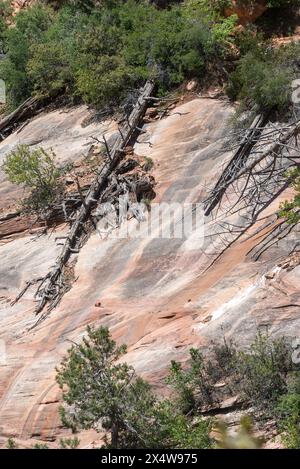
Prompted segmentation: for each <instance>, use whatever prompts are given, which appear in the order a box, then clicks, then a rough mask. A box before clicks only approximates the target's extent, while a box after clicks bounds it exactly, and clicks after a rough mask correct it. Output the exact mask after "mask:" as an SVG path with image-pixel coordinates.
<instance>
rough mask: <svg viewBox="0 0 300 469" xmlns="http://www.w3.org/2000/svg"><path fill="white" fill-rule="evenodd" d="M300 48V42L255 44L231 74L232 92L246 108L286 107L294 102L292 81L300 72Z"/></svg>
mask: <svg viewBox="0 0 300 469" xmlns="http://www.w3.org/2000/svg"><path fill="white" fill-rule="evenodd" d="M299 51H300V46H299V45H290V46H283V47H281V48H279V49H273V48H272V47H265V46H257V47H256V48H252V49H251V50H249V51H248V52H246V54H245V55H244V56H243V57H242V58H241V59H240V60H239V63H238V66H237V68H236V70H235V71H234V72H233V73H232V74H231V76H230V80H229V84H228V87H227V92H228V95H229V96H230V97H231V98H233V99H238V100H240V101H241V103H242V109H252V110H255V112H261V111H269V110H271V109H274V110H277V111H280V112H284V111H286V110H287V108H288V106H289V105H290V102H291V82H292V80H293V79H294V78H295V77H296V76H297V71H298V68H297V61H298V55H299Z"/></svg>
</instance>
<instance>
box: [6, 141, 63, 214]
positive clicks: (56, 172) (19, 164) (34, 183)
mask: <svg viewBox="0 0 300 469" xmlns="http://www.w3.org/2000/svg"><path fill="white" fill-rule="evenodd" d="M3 170H4V172H5V174H6V175H7V176H8V179H9V180H10V182H12V183H14V184H20V185H22V186H23V187H25V188H26V189H29V190H30V196H29V197H28V198H27V199H26V200H25V205H26V206H27V207H28V208H30V209H32V210H41V209H45V208H47V207H48V206H49V205H50V204H51V203H52V202H53V201H54V200H55V198H56V197H57V195H58V193H59V191H60V190H61V187H60V183H59V178H60V176H61V171H60V169H59V168H58V167H57V166H56V165H55V162H54V154H52V153H47V152H46V151H45V150H43V148H37V149H35V150H30V148H29V147H28V146H27V145H19V146H18V147H17V148H16V149H15V150H13V151H12V152H11V153H10V154H9V155H8V156H7V157H6V159H5V162H4V164H3Z"/></svg>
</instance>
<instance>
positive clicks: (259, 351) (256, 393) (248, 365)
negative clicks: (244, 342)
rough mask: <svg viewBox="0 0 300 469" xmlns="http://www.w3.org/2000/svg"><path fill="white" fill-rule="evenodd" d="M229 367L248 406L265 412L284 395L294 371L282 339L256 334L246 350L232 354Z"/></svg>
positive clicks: (286, 344)
mask: <svg viewBox="0 0 300 469" xmlns="http://www.w3.org/2000/svg"><path fill="white" fill-rule="evenodd" d="M232 367H233V370H234V373H235V374H236V376H237V386H238V389H239V390H240V392H241V393H242V394H243V395H244V396H245V398H246V399H247V400H248V401H249V402H251V404H253V405H255V406H256V407H260V408H264V409H266V408H267V407H270V406H272V405H273V403H274V402H275V401H276V400H277V398H278V396H280V395H281V394H284V393H285V392H286V386H287V384H286V383H287V376H288V373H289V372H290V371H291V370H292V369H293V363H292V360H291V348H290V346H289V345H288V343H287V342H286V340H285V339H283V338H282V339H271V338H270V337H268V335H265V334H262V333H258V334H257V336H256V337H255V340H254V342H253V343H252V344H251V346H250V349H249V350H247V351H239V352H237V353H236V354H235V356H234V358H233V361H232Z"/></svg>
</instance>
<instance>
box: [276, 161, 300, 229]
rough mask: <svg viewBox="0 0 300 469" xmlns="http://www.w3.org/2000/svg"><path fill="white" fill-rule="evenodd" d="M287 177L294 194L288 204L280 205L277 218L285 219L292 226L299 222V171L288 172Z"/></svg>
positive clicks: (297, 169)
mask: <svg viewBox="0 0 300 469" xmlns="http://www.w3.org/2000/svg"><path fill="white" fill-rule="evenodd" d="M287 177H288V178H289V179H290V180H291V185H292V187H293V189H294V190H295V192H296V194H295V196H294V198H293V199H292V200H291V201H290V202H289V201H285V202H283V203H282V204H281V206H280V210H279V216H280V217H282V218H285V219H286V221H287V222H288V223H289V224H290V225H293V224H296V223H299V222H300V169H299V168H294V169H292V170H290V171H289V172H288V174H287Z"/></svg>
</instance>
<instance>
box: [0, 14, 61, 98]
mask: <svg viewBox="0 0 300 469" xmlns="http://www.w3.org/2000/svg"><path fill="white" fill-rule="evenodd" d="M52 17H53V14H52V10H51V9H50V8H48V7H43V6H41V5H35V6H33V7H32V8H30V9H28V10H21V11H20V12H19V13H18V14H17V15H16V16H15V25H14V27H11V28H8V29H7V30H6V34H5V48H6V50H7V54H6V57H5V59H3V60H2V61H1V62H0V77H1V78H2V79H4V80H5V82H6V88H7V94H8V99H9V103H10V105H11V106H12V107H16V106H17V105H18V104H20V103H21V102H22V101H24V100H25V99H26V98H28V97H29V96H30V93H31V92H32V90H33V84H32V82H31V81H30V79H29V77H28V74H27V64H28V61H29V60H30V58H31V56H32V51H33V50H34V48H35V46H36V44H37V43H39V42H41V41H42V38H43V34H44V32H45V31H46V30H47V28H48V27H49V25H50V23H51V21H52Z"/></svg>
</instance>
